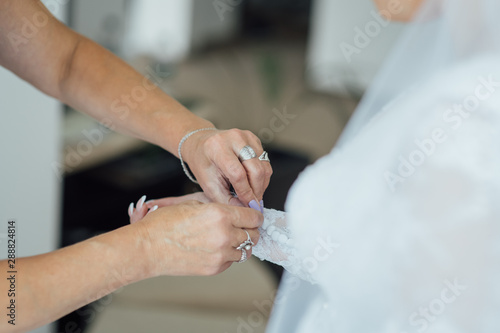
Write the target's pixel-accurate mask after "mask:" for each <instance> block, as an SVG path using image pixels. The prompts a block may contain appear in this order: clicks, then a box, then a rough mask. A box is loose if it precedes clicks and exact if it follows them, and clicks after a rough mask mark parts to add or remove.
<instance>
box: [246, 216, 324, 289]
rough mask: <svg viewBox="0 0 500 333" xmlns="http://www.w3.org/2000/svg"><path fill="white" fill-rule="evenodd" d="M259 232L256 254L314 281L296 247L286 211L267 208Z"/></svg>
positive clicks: (253, 251)
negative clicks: (288, 225) (287, 221)
mask: <svg viewBox="0 0 500 333" xmlns="http://www.w3.org/2000/svg"><path fill="white" fill-rule="evenodd" d="M259 232H260V238H259V242H258V243H257V244H256V245H255V246H254V247H253V249H252V254H253V255H254V256H256V257H257V258H259V259H260V260H266V261H270V262H272V263H274V264H277V265H280V266H282V267H283V268H285V269H286V270H287V271H288V272H290V273H291V274H293V275H295V276H297V277H299V278H301V279H303V280H306V281H309V282H311V283H314V281H313V278H312V276H311V274H310V272H308V270H307V267H306V266H304V265H303V263H302V260H301V258H300V256H299V253H298V251H297V249H296V247H295V241H294V239H293V237H292V235H291V232H290V230H289V229H288V227H287V223H286V214H285V212H282V211H279V210H275V209H268V208H265V209H264V223H263V224H262V227H261V228H259ZM280 238H281V239H280Z"/></svg>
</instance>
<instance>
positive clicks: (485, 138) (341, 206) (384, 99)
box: [269, 0, 500, 333]
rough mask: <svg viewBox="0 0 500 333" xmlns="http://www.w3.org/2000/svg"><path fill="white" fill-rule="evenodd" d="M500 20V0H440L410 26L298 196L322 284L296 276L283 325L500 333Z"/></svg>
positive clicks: (296, 218)
mask: <svg viewBox="0 0 500 333" xmlns="http://www.w3.org/2000/svg"><path fill="white" fill-rule="evenodd" d="M499 16H500V1H499V0H427V2H426V3H425V4H424V6H423V8H422V9H421V11H420V13H419V15H418V17H417V18H416V19H415V21H414V22H412V23H409V24H408V27H407V31H405V32H404V33H403V34H402V35H401V39H400V41H399V42H398V43H397V45H396V46H395V48H394V50H393V52H392V54H391V56H390V57H389V58H388V59H387V63H386V65H385V66H384V67H383V68H382V69H381V71H380V74H379V75H378V77H377V78H376V79H375V81H374V83H373V84H372V87H371V88H370V89H369V91H368V92H367V93H366V95H365V97H364V99H363V101H362V103H361V104H360V106H359V109H358V110H357V111H356V112H355V113H354V115H353V117H352V120H351V121H350V122H349V124H348V126H347V128H346V130H345V132H344V133H343V134H342V137H341V139H340V142H339V144H338V145H337V147H336V148H334V150H333V151H332V152H331V153H330V154H329V155H327V156H325V157H323V158H322V159H320V160H319V161H318V162H316V163H315V164H314V165H313V166H311V167H309V168H307V169H306V170H305V171H304V172H303V173H302V174H301V176H300V177H299V179H298V180H297V181H296V183H295V184H294V186H293V187H292V189H291V191H290V193H289V196H288V200H287V203H286V210H287V212H288V215H287V220H288V225H289V228H290V231H291V235H292V237H293V238H294V240H295V244H296V247H297V249H298V252H299V253H300V256H302V258H304V260H303V262H304V263H305V262H307V263H309V264H311V266H310V267H312V268H311V271H310V273H311V276H312V279H313V280H314V281H316V282H317V284H316V285H311V284H308V283H306V282H302V283H298V282H296V281H295V282H294V283H288V284H287V283H286V281H287V280H290V279H289V278H290V277H291V275H290V274H287V278H286V279H285V283H284V284H282V286H281V289H280V294H279V297H278V298H277V299H278V300H279V304H278V305H277V306H276V307H275V309H274V312H273V317H272V318H271V321H270V325H269V331H270V332H273V333H274V332H280V333H281V332H287V333H290V332H339V333H340V332H384V333H413V332H419V333H420V332H426V333H468V332H487V333H497V332H499V331H500V319H498V318H499V315H498V313H500V284H499V283H498V281H500V205H499V204H498V200H499V198H500V147H499V146H500V19H498V17H499ZM330 243H331V244H337V245H338V246H335V247H333V248H330V249H327V250H325V247H323V245H324V244H330ZM325 251H326V252H325ZM291 285H293V286H291Z"/></svg>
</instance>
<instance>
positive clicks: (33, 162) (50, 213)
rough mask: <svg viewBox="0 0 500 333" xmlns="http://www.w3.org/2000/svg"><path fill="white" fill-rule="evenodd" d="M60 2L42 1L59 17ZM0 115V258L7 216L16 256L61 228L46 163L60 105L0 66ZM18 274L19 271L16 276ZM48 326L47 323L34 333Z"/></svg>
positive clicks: (36, 248) (48, 242)
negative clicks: (14, 227)
mask: <svg viewBox="0 0 500 333" xmlns="http://www.w3.org/2000/svg"><path fill="white" fill-rule="evenodd" d="M63 2H66V1H63V0H47V1H44V3H48V4H49V9H51V10H53V11H55V12H56V14H57V15H58V17H59V18H62V15H63V14H64V5H63ZM0 114H1V116H2V121H1V122H0V154H1V157H0V240H1V243H0V258H2V259H3V258H6V256H7V248H6V246H7V244H6V241H5V233H6V230H7V221H8V219H12V218H13V219H15V220H16V221H17V243H16V244H17V251H18V252H17V255H18V256H29V255H34V254H38V253H43V252H48V251H52V250H54V249H55V248H56V246H57V245H58V242H59V229H60V224H59V215H60V214H59V212H60V192H61V191H60V189H61V183H60V182H59V181H58V179H57V176H56V174H55V173H54V171H53V170H52V167H51V163H52V162H54V161H57V159H58V158H59V148H60V136H59V132H60V124H61V104H60V103H58V102H57V101H55V100H53V99H51V98H49V97H47V96H44V95H43V94H41V93H40V92H38V91H37V90H35V89H34V88H33V87H32V86H30V85H29V84H27V83H25V82H23V81H21V80H20V79H19V78H17V77H16V76H15V75H13V74H12V73H10V72H8V71H7V70H5V69H3V68H0ZM22 274H23V272H22V270H19V271H18V276H19V279H20V280H22ZM18 287H19V288H22V286H20V285H19V284H18ZM0 292H3V291H0ZM25 315H29V314H25ZM18 319H19V318H18ZM53 330H54V327H53V326H51V325H49V326H46V327H43V328H39V329H37V330H34V331H33V332H37V333H48V332H52V331H53Z"/></svg>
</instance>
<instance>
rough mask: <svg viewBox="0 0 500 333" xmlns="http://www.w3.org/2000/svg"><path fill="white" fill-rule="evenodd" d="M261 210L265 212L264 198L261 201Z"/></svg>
mask: <svg viewBox="0 0 500 333" xmlns="http://www.w3.org/2000/svg"><path fill="white" fill-rule="evenodd" d="M260 212H261V213H262V214H264V200H261V201H260Z"/></svg>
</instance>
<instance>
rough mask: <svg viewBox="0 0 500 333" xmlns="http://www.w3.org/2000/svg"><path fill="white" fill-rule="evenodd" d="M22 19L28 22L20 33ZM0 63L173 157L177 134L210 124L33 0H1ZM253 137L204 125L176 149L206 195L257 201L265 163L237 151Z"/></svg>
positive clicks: (265, 180) (256, 144)
mask: <svg viewBox="0 0 500 333" xmlns="http://www.w3.org/2000/svg"><path fill="white" fill-rule="evenodd" d="M26 22H29V24H31V26H32V27H35V29H34V30H33V31H31V33H29V34H27V33H26V32H27V30H29V29H27V28H26V25H27V23H26ZM0 65H1V66H4V67H6V68H7V69H9V70H11V71H12V72H14V73H15V74H16V75H18V76H19V77H21V78H22V79H24V80H26V81H28V82H30V83H31V84H32V85H34V86H35V87H36V88H38V89H40V90H41V91H43V92H44V93H46V94H48V95H50V96H53V97H55V98H57V99H59V100H60V101H62V102H63V103H66V104H68V105H70V106H72V107H73V108H75V109H77V110H80V111H82V112H84V113H86V114H88V115H90V116H92V117H94V118H95V119H97V120H98V121H100V122H102V123H103V124H105V125H106V126H108V127H110V128H111V129H113V130H117V131H119V132H122V133H124V134H128V135H131V136H134V137H137V138H140V139H142V140H145V141H148V142H151V143H153V144H156V145H158V146H160V147H162V148H164V149H166V150H167V151H169V152H171V153H172V154H174V155H176V156H177V147H178V144H179V142H180V140H181V138H182V137H183V136H184V135H186V134H187V133H189V132H190V131H193V130H196V129H200V128H209V127H214V125H213V124H212V123H210V122H209V121H207V120H205V119H202V118H200V117H197V116H195V115H194V114H192V113H191V112H190V111H189V110H187V109H186V108H185V107H183V106H182V105H181V104H180V103H178V102H177V101H176V100H175V99H173V98H171V97H170V96H168V95H167V94H165V93H164V92H162V91H161V89H159V88H158V87H157V86H156V84H155V83H153V82H152V81H151V80H149V79H148V78H147V77H143V76H142V75H140V74H139V73H138V72H136V71H135V70H134V69H132V68H131V67H130V66H129V65H127V64H126V63H125V62H124V61H122V60H121V59H119V58H118V57H116V56H115V55H114V54H112V53H111V52H109V51H107V50H106V49H104V48H103V47H101V46H99V45H98V44H96V43H94V42H93V41H91V40H89V39H88V38H85V37H84V36H81V35H79V34H78V33H76V32H74V31H73V30H71V29H69V28H68V27H66V26H65V25H64V24H62V23H61V22H59V21H58V20H57V19H55V18H54V17H53V16H52V15H51V14H50V13H49V11H48V10H47V9H46V8H45V7H44V6H43V4H41V2H40V1H38V0H19V1H13V0H0ZM245 145H251V146H252V147H253V148H254V149H255V151H256V153H257V154H260V153H262V151H263V149H262V145H261V143H260V141H259V139H258V138H257V137H256V136H255V135H253V134H252V133H250V132H248V131H240V130H236V129H233V130H229V131H206V132H199V133H197V134H195V135H193V136H191V137H190V138H189V139H188V140H187V141H186V142H185V144H184V145H183V148H182V154H183V158H184V160H185V161H186V162H187V163H188V164H189V166H190V167H191V169H192V171H193V173H194V174H195V176H196V177H197V178H198V181H199V182H200V185H201V187H202V188H203V189H204V191H205V192H206V193H207V195H208V196H209V197H210V198H211V199H213V200H215V201H218V202H223V203H233V204H234V203H235V201H237V200H236V199H234V198H233V197H232V196H231V194H230V191H229V188H230V185H233V187H234V189H235V191H236V193H237V194H238V198H239V200H240V201H241V202H242V203H243V204H244V205H248V203H249V202H250V201H252V200H256V201H257V202H259V201H260V200H261V199H262V195H263V193H264V191H265V189H266V188H267V186H268V184H269V180H270V177H271V174H272V169H271V166H270V165H269V163H262V162H261V161H259V160H258V159H253V160H250V161H245V162H244V163H241V162H240V161H239V160H238V158H237V153H238V152H239V150H240V149H241V148H242V147H243V146H245Z"/></svg>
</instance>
